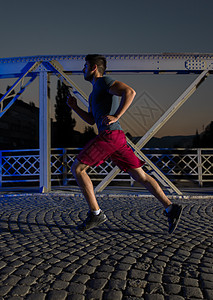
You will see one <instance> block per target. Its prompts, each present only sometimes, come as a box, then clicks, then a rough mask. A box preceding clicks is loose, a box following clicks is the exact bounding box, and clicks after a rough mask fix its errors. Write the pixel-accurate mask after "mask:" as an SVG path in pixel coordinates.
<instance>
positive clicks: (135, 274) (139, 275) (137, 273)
mask: <svg viewBox="0 0 213 300" xmlns="http://www.w3.org/2000/svg"><path fill="white" fill-rule="evenodd" d="M146 274H147V272H145V271H141V270H137V269H131V270H130V272H129V278H134V279H144V278H145V276H146Z"/></svg>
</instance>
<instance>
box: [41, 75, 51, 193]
mask: <svg viewBox="0 0 213 300" xmlns="http://www.w3.org/2000/svg"><path fill="white" fill-rule="evenodd" d="M48 77H49V75H48V74H47V71H45V70H42V71H41V72H40V75H39V148H40V191H41V193H47V192H50V190H51V165H50V163H51V151H50V105H49V100H50V99H49V86H48V85H49V78H48Z"/></svg>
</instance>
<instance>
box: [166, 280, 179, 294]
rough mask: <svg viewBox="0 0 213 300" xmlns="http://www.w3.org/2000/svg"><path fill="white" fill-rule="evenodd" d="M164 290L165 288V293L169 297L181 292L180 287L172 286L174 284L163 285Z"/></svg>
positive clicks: (177, 285)
mask: <svg viewBox="0 0 213 300" xmlns="http://www.w3.org/2000/svg"><path fill="white" fill-rule="evenodd" d="M164 288H165V291H166V293H167V294H169V295H173V294H174V295H177V294H179V293H180V291H181V285H179V284H174V283H173V284H172V283H170V284H165V285H164Z"/></svg>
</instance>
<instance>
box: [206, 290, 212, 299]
mask: <svg viewBox="0 0 213 300" xmlns="http://www.w3.org/2000/svg"><path fill="white" fill-rule="evenodd" d="M204 296H205V298H206V299H208V300H212V299H213V289H205V290H204Z"/></svg>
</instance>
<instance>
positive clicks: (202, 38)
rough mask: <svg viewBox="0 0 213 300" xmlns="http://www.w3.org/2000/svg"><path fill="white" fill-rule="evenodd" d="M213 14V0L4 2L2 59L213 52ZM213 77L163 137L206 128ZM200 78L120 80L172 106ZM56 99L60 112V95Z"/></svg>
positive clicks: (212, 105) (212, 106) (28, 95)
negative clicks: (58, 55) (33, 56)
mask: <svg viewBox="0 0 213 300" xmlns="http://www.w3.org/2000/svg"><path fill="white" fill-rule="evenodd" d="M212 15H213V1H212V0H202V1H201V0H178V1H171V0H161V1H159V0H149V1H147V0H146V1H144V0H132V1H125V0H117V1H116V0H113V1H112V0H108V1H101V0H99V1H97V0H90V1H83V0H76V1H73V0H60V1H55V0H43V1H41V0H37V1H29V0H28V1H26V0H19V1H17V0H7V1H2V3H1V18H0V25H1V26H0V33H1V48H0V57H1V58H4V57H18V56H32V55H57V54H64V55H65V54H87V53H102V54H130V53H137V54H143V53H164V52H173V53H180V52H181V53H213V40H212V29H213V25H212ZM212 76H213V75H210V76H209V77H208V78H207V80H206V81H205V82H204V83H203V85H202V86H201V87H200V88H199V89H198V91H197V92H196V93H195V94H194V95H193V96H192V97H191V98H190V99H189V100H188V102H187V103H186V104H185V105H184V106H183V107H182V108H181V110H180V111H179V112H177V114H176V115H175V116H174V117H173V118H172V119H171V120H170V121H169V122H168V124H167V125H165V126H164V127H163V129H162V130H161V131H160V132H159V136H163V135H185V134H187V135H188V134H194V133H195V131H196V129H198V131H199V132H201V131H202V130H203V128H204V127H205V126H206V125H208V124H209V123H210V122H211V121H212V120H213V117H212V112H213V101H212V100H213V84H212V83H213V82H212ZM195 78H196V76H194V75H189V76H188V75H185V76H183V75H181V76H180V75H178V76H176V75H173V76H167V75H165V76H164V75H163V76H160V75H137V77H136V76H135V75H134V76H132V77H131V78H127V77H126V78H125V76H123V77H122V76H121V77H119V78H115V79H118V80H123V81H125V82H126V83H127V84H131V86H133V87H134V88H135V89H136V92H137V95H141V94H144V93H146V95H149V96H148V97H150V98H152V99H154V100H155V102H157V103H159V106H160V107H161V108H162V109H161V110H162V111H165V110H166V109H167V108H168V107H169V106H170V105H171V104H172V103H173V102H174V101H175V100H176V99H177V98H178V96H179V95H180V94H181V93H182V92H183V91H184V90H185V89H186V88H187V87H188V86H189V84H190V83H191V82H192V81H193V80H194V79H195ZM73 80H74V79H73ZM76 80H77V82H78V84H81V83H80V82H81V80H82V86H83V87H84V88H85V89H86V92H87V93H89V91H90V86H89V85H88V86H87V85H85V83H83V77H81V78H77V79H76ZM6 85H7V82H6V81H5V80H0V92H4V91H5V86H6ZM53 89H54V88H53ZM33 90H34V89H30V90H29V91H28V90H26V91H25V92H24V94H23V96H22V99H24V100H26V101H35V102H37V93H36V92H34V94H33V95H32V91H33ZM52 97H53V99H52V111H53V108H54V104H55V102H54V97H55V95H54V93H53V95H52ZM73 116H75V115H73ZM154 121H156V120H154Z"/></svg>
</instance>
